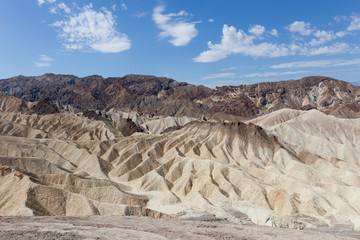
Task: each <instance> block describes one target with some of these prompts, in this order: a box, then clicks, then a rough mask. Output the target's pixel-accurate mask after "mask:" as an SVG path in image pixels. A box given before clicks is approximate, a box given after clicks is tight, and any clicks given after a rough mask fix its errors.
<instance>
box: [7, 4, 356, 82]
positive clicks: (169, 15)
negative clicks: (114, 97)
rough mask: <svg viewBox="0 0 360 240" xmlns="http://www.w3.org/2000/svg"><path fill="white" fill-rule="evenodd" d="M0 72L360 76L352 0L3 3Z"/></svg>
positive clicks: (219, 78)
mask: <svg viewBox="0 0 360 240" xmlns="http://www.w3.org/2000/svg"><path fill="white" fill-rule="evenodd" d="M0 32H1V33H2V34H1V36H0V78H1V79H2V78H8V77H12V76H16V75H20V74H21V75H26V76H34V75H41V74H44V73H50V72H51V73H59V74H73V75H77V76H80V77H83V76H88V75H93V74H98V75H102V76H104V77H110V76H123V75H126V74H149V75H156V76H166V77H170V78H174V79H175V80H177V81H185V82H189V83H192V84H197V85H200V84H201V85H206V86H209V87H215V86H221V85H240V84H252V83H256V82H262V81H278V80H288V79H298V78H301V77H304V76H309V75H325V76H330V77H334V78H337V79H341V80H345V81H349V82H354V83H355V82H360V77H359V76H360V48H359V47H360V41H359V40H360V1H359V0H345V1H341V2H340V1H338V0H336V1H335V0H326V1H325V0H324V1H323V0H317V1H313V0H311V1H310V0H301V1H297V0H292V1H288V0H273V1H269V0H263V1H260V0H252V1H241V0H207V1H205V0H196V1H194V0H193V1H190V0H181V1H180V0H178V1H175V0H109V1H104V0H103V1H100V0H92V1H88V0H81V1H80V0H78V1H71V0H70V1H69V0H1V1H0Z"/></svg>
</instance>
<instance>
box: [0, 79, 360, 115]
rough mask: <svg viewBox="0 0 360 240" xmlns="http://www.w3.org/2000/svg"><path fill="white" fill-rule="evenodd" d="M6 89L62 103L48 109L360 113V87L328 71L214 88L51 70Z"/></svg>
mask: <svg viewBox="0 0 360 240" xmlns="http://www.w3.org/2000/svg"><path fill="white" fill-rule="evenodd" d="M0 92H2V93H3V94H4V95H8V96H15V97H18V98H21V99H22V100H24V101H30V102H34V101H40V100H41V101H43V100H45V99H46V101H48V102H49V103H51V104H52V105H53V106H55V107H56V108H55V109H53V108H45V110H46V109H49V110H52V111H56V109H60V110H61V109H63V110H64V109H65V110H70V111H75V112H77V111H86V110H98V111H103V112H106V111H108V110H109V109H111V108H113V109H115V110H121V111H125V112H130V111H135V112H137V113H138V114H140V115H142V114H149V115H151V116H165V117H166V116H176V117H183V116H187V117H193V118H206V119H215V120H230V121H239V120H247V119H251V118H254V117H258V116H261V115H264V114H267V113H270V112H273V111H276V110H279V109H282V108H292V109H297V110H308V109H318V110H320V111H322V112H325V113H328V114H332V115H335V116H338V117H352V118H354V117H359V116H360V87H358V86H353V85H351V84H350V83H347V82H344V81H339V80H336V79H332V78H328V77H322V76H313V77H306V78H302V79H300V80H290V81H282V82H268V83H258V84H253V85H240V86H224V87H217V88H215V89H209V88H207V87H204V86H194V85H191V84H187V83H180V82H176V81H175V80H173V79H169V78H158V77H154V76H143V75H127V76H124V77H121V78H102V77H100V76H96V75H95V76H89V77H84V78H78V77H76V76H72V75H54V74H45V75H42V76H38V77H24V76H18V77H14V78H10V79H4V80H0ZM40 110H44V109H39V111H40ZM49 113H50V112H49Z"/></svg>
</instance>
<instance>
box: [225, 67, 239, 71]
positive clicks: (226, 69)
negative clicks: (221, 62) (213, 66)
mask: <svg viewBox="0 0 360 240" xmlns="http://www.w3.org/2000/svg"><path fill="white" fill-rule="evenodd" d="M235 69H238V67H229V68H223V69H221V70H222V71H228V70H235Z"/></svg>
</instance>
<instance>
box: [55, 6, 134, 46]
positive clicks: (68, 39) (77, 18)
mask: <svg viewBox="0 0 360 240" xmlns="http://www.w3.org/2000/svg"><path fill="white" fill-rule="evenodd" d="M115 25H116V22H115V20H114V18H113V16H112V13H111V12H110V11H108V10H107V9H106V8H102V9H101V11H98V12H97V11H95V10H93V9H92V4H90V5H88V6H86V7H84V8H83V9H82V11H81V12H80V13H77V14H73V15H71V16H68V18H67V19H66V20H64V21H57V22H55V23H53V24H52V26H55V27H59V28H60V29H61V30H60V37H61V38H63V39H64V41H65V43H64V46H65V48H66V49H68V50H80V49H84V50H86V49H92V50H95V51H99V52H103V53H117V52H121V51H125V50H128V49H130V47H131V41H130V40H129V38H128V37H127V35H126V34H123V33H119V32H117V31H116V30H115Z"/></svg>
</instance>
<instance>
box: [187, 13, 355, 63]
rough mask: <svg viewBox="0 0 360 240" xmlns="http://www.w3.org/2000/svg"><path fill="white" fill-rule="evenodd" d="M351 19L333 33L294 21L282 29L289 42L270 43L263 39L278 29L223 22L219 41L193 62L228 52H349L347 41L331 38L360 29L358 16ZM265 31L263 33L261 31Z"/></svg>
mask: <svg viewBox="0 0 360 240" xmlns="http://www.w3.org/2000/svg"><path fill="white" fill-rule="evenodd" d="M350 19H351V21H350V24H349V26H348V27H347V28H346V30H342V31H338V32H334V31H325V30H318V29H316V28H313V27H311V24H310V23H307V22H304V21H295V22H293V23H291V24H290V25H288V26H286V27H285V29H286V30H287V31H289V32H290V33H292V41H291V43H288V44H285V43H274V42H273V41H270V40H269V41H267V40H265V38H268V37H269V36H270V37H271V36H273V37H277V36H278V31H277V30H276V29H272V30H271V31H266V29H265V27H264V26H262V25H254V26H251V27H250V28H249V30H248V33H245V32H244V31H243V30H241V29H239V30H236V28H235V27H234V26H228V25H226V24H225V25H224V26H223V29H222V36H221V41H220V43H216V44H214V43H212V42H211V41H209V42H208V50H205V51H203V52H201V53H200V55H199V56H197V57H195V58H193V60H194V61H195V62H216V61H219V60H222V59H224V58H226V57H228V56H229V55H231V54H242V55H245V56H251V57H254V58H259V57H261V58H276V57H282V56H291V55H304V56H314V55H322V54H325V55H331V54H339V53H348V52H351V51H352V48H351V46H350V45H349V44H347V43H344V42H341V41H338V42H333V43H331V42H332V41H334V40H337V39H340V38H343V37H344V36H346V35H348V34H349V32H350V31H357V30H360V18H359V17H356V16H352V17H350ZM265 33H266V34H265Z"/></svg>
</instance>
